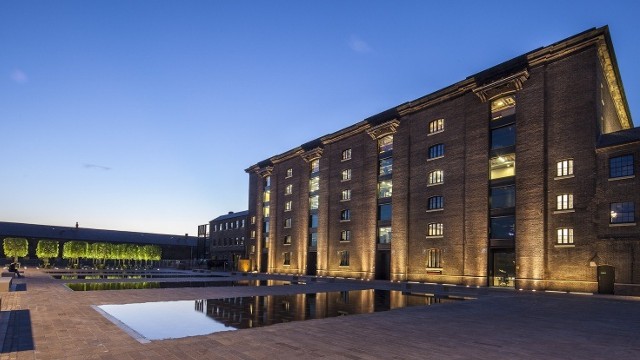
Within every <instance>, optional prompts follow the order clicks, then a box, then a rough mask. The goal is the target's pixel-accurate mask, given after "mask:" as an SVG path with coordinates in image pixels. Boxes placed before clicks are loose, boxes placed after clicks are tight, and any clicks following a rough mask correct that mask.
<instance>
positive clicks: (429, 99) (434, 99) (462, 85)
mask: <svg viewBox="0 0 640 360" xmlns="http://www.w3.org/2000/svg"><path fill="white" fill-rule="evenodd" d="M475 87H476V84H475V83H474V82H472V81H469V80H463V81H461V82H459V83H458V84H455V85H453V86H450V87H449V88H446V89H443V90H441V91H438V92H436V93H433V94H431V95H427V96H424V97H422V98H420V99H417V100H414V101H411V102H408V103H405V104H402V105H400V106H398V107H397V110H398V114H399V115H400V116H406V115H409V114H412V113H415V112H418V111H420V110H422V109H425V108H428V107H431V106H433V105H436V104H439V103H442V102H445V101H447V100H449V99H453V98H455V97H458V96H461V95H463V94H465V93H467V92H469V91H470V90H472V89H474V88H475ZM450 88H452V89H450Z"/></svg>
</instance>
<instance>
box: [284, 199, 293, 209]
mask: <svg viewBox="0 0 640 360" xmlns="http://www.w3.org/2000/svg"><path fill="white" fill-rule="evenodd" d="M292 204H293V202H292V201H291V200H289V201H287V202H285V203H284V211H291V206H292Z"/></svg>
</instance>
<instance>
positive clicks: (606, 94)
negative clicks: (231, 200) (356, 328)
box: [246, 27, 640, 293]
mask: <svg viewBox="0 0 640 360" xmlns="http://www.w3.org/2000/svg"><path fill="white" fill-rule="evenodd" d="M638 158H640V131H638V129H634V128H633V123H632V121H631V118H630V113H629V110H628V107H627V104H626V99H625V93H624V89H623V87H622V83H621V79H620V75H619V73H618V68H617V64H616V59H615V54H614V52H613V47H612V43H611V38H610V35H609V31H608V29H607V28H606V27H603V28H599V29H592V30H589V31H586V32H584V33H581V34H578V35H575V36H573V37H570V38H568V39H565V40H562V41H560V42H558V43H555V44H553V45H550V46H547V47H543V48H540V49H537V50H534V51H531V52H529V53H527V54H524V55H522V56H519V57H517V58H515V59H513V60H510V61H507V62H505V63H502V64H500V65H497V66H495V67H492V68H490V69H488V70H485V71H482V72H480V73H478V74H475V75H473V76H470V77H468V78H466V79H465V80H463V81H460V82H458V83H455V84H453V85H451V86H449V87H446V88H444V89H442V90H439V91H436V92H434V93H432V94H429V95H426V96H424V97H422V98H419V99H416V100H414V101H410V102H407V103H404V104H402V105H399V106H396V107H393V108H391V109H389V110H387V111H384V112H382V113H380V114H377V115H375V116H372V117H370V118H367V119H365V120H363V121H361V122H358V123H356V124H354V125H351V126H349V127H346V128H344V129H341V130H338V131H336V132H334V133H332V134H329V135H326V136H322V137H320V138H318V139H315V140H313V141H310V142H308V143H305V144H303V145H300V146H298V147H296V148H293V149H291V150H289V151H286V152H284V153H282V154H279V155H276V156H272V157H270V158H268V159H266V160H263V161H260V162H258V163H256V164H255V165H252V166H250V167H249V168H248V169H247V170H246V171H247V172H248V173H249V175H250V176H249V217H250V219H251V222H250V225H249V228H250V233H251V236H250V238H249V240H248V243H249V245H250V247H251V249H252V251H251V252H250V254H249V256H250V257H251V258H252V260H253V262H254V264H255V265H256V266H255V269H257V270H259V271H263V272H272V273H290V274H308V275H321V276H343V277H355V278H361V279H388V280H394V281H404V280H412V281H425V282H436V283H451V284H464V285H481V286H486V285H489V286H509V287H514V286H515V287H517V288H523V289H552V290H572V291H592V292H593V291H600V292H605V293H606V292H613V286H614V281H615V283H616V289H617V290H616V291H625V290H629V291H630V290H631V289H634V288H635V289H636V291H637V292H640V262H639V261H638V259H640V236H639V234H640V232H639V231H638V227H637V226H636V216H637V215H636V207H635V204H636V203H638V202H640V192H638V191H637V189H638V186H639V185H640V182H639V180H638V179H640V178H639V177H636V175H635V172H636V171H637V169H638Z"/></svg>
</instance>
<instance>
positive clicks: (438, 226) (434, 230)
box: [427, 223, 444, 236]
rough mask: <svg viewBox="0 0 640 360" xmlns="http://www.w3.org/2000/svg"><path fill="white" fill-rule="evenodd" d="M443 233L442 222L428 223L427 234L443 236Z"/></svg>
mask: <svg viewBox="0 0 640 360" xmlns="http://www.w3.org/2000/svg"><path fill="white" fill-rule="evenodd" d="M443 234H444V231H443V225H442V223H430V224H429V225H427V236H442V235H443Z"/></svg>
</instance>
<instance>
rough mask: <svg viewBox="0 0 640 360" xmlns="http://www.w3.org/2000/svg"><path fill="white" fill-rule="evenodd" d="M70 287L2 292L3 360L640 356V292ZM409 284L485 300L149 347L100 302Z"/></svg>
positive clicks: (47, 279) (25, 284)
mask: <svg viewBox="0 0 640 360" xmlns="http://www.w3.org/2000/svg"><path fill="white" fill-rule="evenodd" d="M253 276H256V275H250V277H253ZM257 276H258V277H262V276H263V275H257ZM232 278H237V279H243V278H245V279H246V278H247V277H243V276H241V275H240V274H238V275H234V276H232ZM282 278H283V279H284V278H287V277H284V276H283V277H282ZM218 279H219V278H218ZM129 281H134V280H129ZM137 281H139V280H137ZM64 284H65V281H63V280H55V279H53V278H51V276H50V275H48V274H46V273H44V272H41V271H38V270H35V269H34V270H32V269H29V270H27V271H26V277H25V278H24V279H15V280H14V286H13V288H14V290H15V291H11V292H8V293H6V292H5V293H2V295H1V299H2V304H1V306H2V308H1V310H2V311H1V312H0V337H1V338H3V339H4V341H3V345H2V352H1V353H0V360H2V359H102V360H107V359H113V360H115V359H118V360H123V359H124V360H126V359H136V360H141V359H310V358H326V359H640V298H634V297H616V296H598V295H584V294H558V293H544V292H537V293H535V292H524V291H516V290H494V289H474V288H465V287H450V286H446V287H443V286H429V285H418V284H399V283H395V284H394V283H389V282H378V281H373V282H362V281H353V280H348V279H335V280H331V281H328V280H326V279H319V281H308V282H307V284H306V285H300V286H287V285H285V286H270V287H262V286H261V287H248V286H245V287H208V288H176V289H145V290H112V291H86V292H74V291H71V290H70V289H69V288H68V287H66V286H65V285H64ZM407 286H409V287H410V288H411V290H413V291H422V290H424V291H426V292H432V293H443V294H450V295H455V296H458V295H459V296H464V297H473V298H475V299H474V300H468V301H456V302H452V303H446V304H436V305H433V306H427V307H422V306H418V307H409V308H403V309H396V310H391V311H386V312H380V313H373V314H365V315H350V316H342V317H335V318H327V319H317V320H309V321H297V322H289V323H283V324H277V325H273V326H267V327H262V328H253V329H244V330H237V331H227V332H220V333H215V334H210V335H203V336H192V337H187V338H181V339H172V340H158V341H151V342H147V343H141V342H139V341H137V340H136V339H134V338H133V337H132V336H130V335H128V334H127V333H126V332H125V331H123V330H122V329H121V328H120V327H118V326H116V325H115V324H114V323H113V322H111V321H109V320H108V319H107V318H105V317H104V316H102V315H101V314H99V313H98V312H97V311H96V310H95V309H94V308H93V307H92V305H104V304H126V303H138V302H150V301H163V300H197V299H211V298H226V297H238V296H251V295H266V294H290V293H292V292H307V293H312V292H325V291H340V290H353V289H362V288H371V287H374V288H379V289H404V290H406V289H407ZM158 316H159V317H162V314H158ZM167 326H171V324H167Z"/></svg>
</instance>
